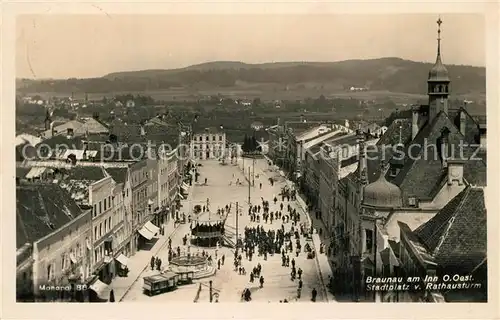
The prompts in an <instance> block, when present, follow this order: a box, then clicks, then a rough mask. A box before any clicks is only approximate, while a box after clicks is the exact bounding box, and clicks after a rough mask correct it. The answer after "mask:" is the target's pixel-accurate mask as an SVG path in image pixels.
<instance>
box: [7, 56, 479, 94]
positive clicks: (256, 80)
mask: <svg viewBox="0 0 500 320" xmlns="http://www.w3.org/2000/svg"><path fill="white" fill-rule="evenodd" d="M431 67H432V64H431V63H423V62H414V61H409V60H403V59H400V58H381V59H371V60H346V61H339V62H276V63H263V64H246V63H243V62H238V61H216V62H208V63H202V64H198V65H193V66H189V67H186V68H181V69H171V70H143V71H128V72H116V73H110V74H108V75H105V76H103V77H100V78H89V79H74V78H73V79H66V80H40V81H38V80H28V79H18V80H17V81H16V84H17V89H18V90H19V92H21V93H35V92H58V93H70V92H75V93H78V92H87V93H109V92H115V91H150V90H168V89H173V88H191V89H193V88H194V89H196V88H203V89H204V90H207V89H217V88H230V87H238V86H241V84H242V83H243V84H245V85H252V84H258V85H266V84H270V85H280V86H283V88H284V87H286V86H293V85H297V84H311V83H312V84H314V85H320V86H321V85H323V84H325V85H327V84H328V85H329V87H332V86H331V85H332V84H333V86H334V87H336V88H340V89H348V88H350V87H352V86H354V87H367V88H369V89H370V90H384V91H390V92H395V93H412V94H425V92H426V79H427V74H428V71H429V69H430V68H431ZM447 68H448V71H449V74H450V78H451V81H452V91H453V93H454V94H476V93H477V94H481V93H485V91H486V70H485V68H482V67H472V66H462V65H447Z"/></svg>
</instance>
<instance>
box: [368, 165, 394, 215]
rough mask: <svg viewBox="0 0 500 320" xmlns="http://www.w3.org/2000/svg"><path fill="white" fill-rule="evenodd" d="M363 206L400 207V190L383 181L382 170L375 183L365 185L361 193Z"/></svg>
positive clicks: (383, 173) (383, 171)
mask: <svg viewBox="0 0 500 320" xmlns="http://www.w3.org/2000/svg"><path fill="white" fill-rule="evenodd" d="M363 204H364V205H368V206H373V207H384V208H387V207H391V208H395V207H396V208H397V207H402V205H403V201H402V197H401V190H400V189H399V187H398V186H396V185H395V184H393V183H390V182H389V181H387V180H386V179H385V170H382V172H381V173H380V177H379V178H378V179H377V181H375V182H372V183H370V184H369V185H367V186H366V187H365V189H364V191H363Z"/></svg>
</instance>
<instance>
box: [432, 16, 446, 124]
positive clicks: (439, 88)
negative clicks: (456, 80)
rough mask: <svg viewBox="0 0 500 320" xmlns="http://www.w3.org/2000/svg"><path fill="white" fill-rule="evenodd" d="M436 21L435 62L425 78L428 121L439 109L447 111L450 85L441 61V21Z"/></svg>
mask: <svg viewBox="0 0 500 320" xmlns="http://www.w3.org/2000/svg"><path fill="white" fill-rule="evenodd" d="M436 23H437V25H438V38H437V56H436V63H434V66H433V67H432V68H431V70H429V77H428V78H427V95H428V96H429V122H430V121H432V120H433V119H434V118H435V117H436V115H437V114H438V113H439V112H441V111H444V112H446V113H448V95H449V87H450V78H449V77H448V70H447V69H446V67H445V66H444V64H443V62H442V61H441V24H442V23H443V21H442V20H441V18H439V19H438V20H437V21H436Z"/></svg>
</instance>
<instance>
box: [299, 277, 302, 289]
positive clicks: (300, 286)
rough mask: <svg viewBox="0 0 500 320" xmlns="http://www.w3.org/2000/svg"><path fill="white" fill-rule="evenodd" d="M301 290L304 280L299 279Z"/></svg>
mask: <svg viewBox="0 0 500 320" xmlns="http://www.w3.org/2000/svg"><path fill="white" fill-rule="evenodd" d="M299 289H302V279H299Z"/></svg>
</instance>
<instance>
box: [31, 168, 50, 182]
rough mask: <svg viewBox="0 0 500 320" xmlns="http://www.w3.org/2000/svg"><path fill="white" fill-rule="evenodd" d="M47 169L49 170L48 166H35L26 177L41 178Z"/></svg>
mask: <svg viewBox="0 0 500 320" xmlns="http://www.w3.org/2000/svg"><path fill="white" fill-rule="evenodd" d="M45 170H47V168H44V167H33V168H31V170H30V171H29V172H28V174H26V179H32V178H39V177H40V176H41V175H42V174H43V173H44V172H45Z"/></svg>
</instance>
